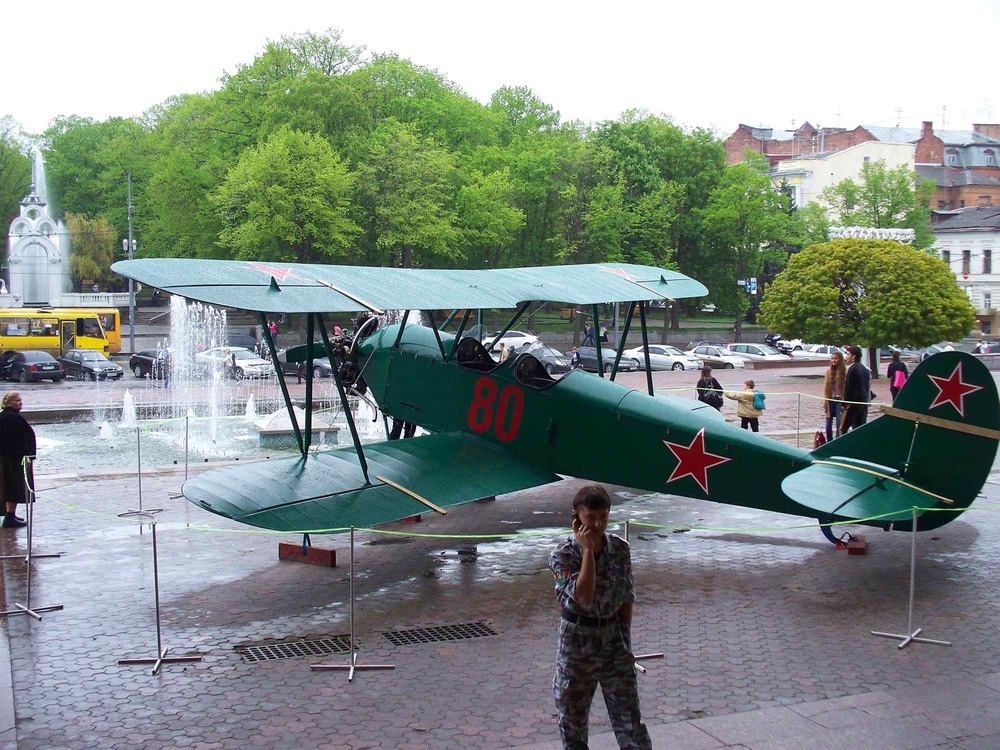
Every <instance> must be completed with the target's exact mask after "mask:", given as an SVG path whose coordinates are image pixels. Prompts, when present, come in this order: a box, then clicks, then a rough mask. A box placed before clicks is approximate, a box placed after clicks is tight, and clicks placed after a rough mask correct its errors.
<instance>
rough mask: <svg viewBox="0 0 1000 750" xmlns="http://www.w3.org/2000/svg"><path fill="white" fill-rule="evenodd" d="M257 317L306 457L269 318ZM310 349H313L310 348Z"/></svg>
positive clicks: (259, 315) (289, 417)
mask: <svg viewBox="0 0 1000 750" xmlns="http://www.w3.org/2000/svg"><path fill="white" fill-rule="evenodd" d="M257 316H258V317H257V319H258V320H259V321H260V327H261V329H262V330H261V332H262V333H263V334H264V340H265V341H266V342H267V350H268V351H269V352H271V364H272V365H274V369H275V372H276V373H277V375H278V385H280V386H281V396H282V398H284V399H285V408H286V409H288V419H289V420H291V423H292V429H293V430H294V431H295V440H296V442H298V444H299V452H300V453H301V454H302V455H303V456H304V455H306V451H305V447H304V446H303V444H302V432H301V431H300V430H299V423H298V420H296V419H295V410H294V409H292V399H291V398H290V397H289V395H288V386H287V385H285V376H284V373H282V372H281V362H279V361H278V352H277V351H276V350H275V348H274V339H272V338H271V329H270V328H268V327H267V317H266V316H265V315H264V313H263V312H259V313H257ZM310 344H311V342H310ZM310 348H312V347H311V346H310Z"/></svg>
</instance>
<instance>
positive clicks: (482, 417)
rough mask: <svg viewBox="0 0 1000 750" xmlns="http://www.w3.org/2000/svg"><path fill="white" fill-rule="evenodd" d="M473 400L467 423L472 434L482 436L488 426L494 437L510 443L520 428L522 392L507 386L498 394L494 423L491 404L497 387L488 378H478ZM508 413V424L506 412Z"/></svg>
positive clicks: (522, 411)
mask: <svg viewBox="0 0 1000 750" xmlns="http://www.w3.org/2000/svg"><path fill="white" fill-rule="evenodd" d="M472 394H473V399H472V404H471V405H470V406H469V414H468V422H469V428H470V429H471V430H472V431H473V432H478V433H479V434H480V435H482V434H483V433H485V432H488V431H489V429H490V425H493V431H494V432H495V433H496V436H497V437H498V438H500V439H501V440H503V441H504V442H510V441H511V440H513V439H514V438H516V437H517V431H518V430H519V429H520V428H521V415H522V414H523V413H524V392H523V391H522V390H521V389H520V388H518V387H517V386H515V385H508V386H507V387H506V388H504V389H503V390H502V391H501V392H500V401H499V403H497V411H496V422H495V423H494V420H493V416H494V415H493V403H494V402H495V401H496V400H497V385H496V383H494V382H493V381H492V380H490V379H489V378H485V377H484V378H479V380H477V381H476V385H475V387H474V388H473V390H472ZM508 411H510V420H509V423H508V424H506V427H505V423H507V422H508V419H507V412H508Z"/></svg>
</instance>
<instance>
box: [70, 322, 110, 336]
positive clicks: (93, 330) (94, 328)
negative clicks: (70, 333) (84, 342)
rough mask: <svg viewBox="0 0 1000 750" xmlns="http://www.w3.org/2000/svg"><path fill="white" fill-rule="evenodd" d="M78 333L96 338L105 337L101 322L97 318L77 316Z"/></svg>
mask: <svg viewBox="0 0 1000 750" xmlns="http://www.w3.org/2000/svg"><path fill="white" fill-rule="evenodd" d="M76 333H77V335H78V336H88V337H90V338H94V339H103V338H104V333H103V332H102V331H101V323H100V321H99V320H98V319H97V318H77V319H76Z"/></svg>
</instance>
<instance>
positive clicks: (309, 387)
mask: <svg viewBox="0 0 1000 750" xmlns="http://www.w3.org/2000/svg"><path fill="white" fill-rule="evenodd" d="M315 335H316V331H315V329H314V327H313V316H312V315H306V341H308V342H309V349H308V351H307V352H306V433H305V435H303V436H302V445H303V449H302V455H303V456H305V455H307V454H308V453H309V446H310V445H312V434H313V337H314V336H315ZM285 356H286V357H287V356H288V355H287V354H286V355H285ZM330 367H331V369H332V368H333V367H334V362H333V360H332V359H331V360H330ZM281 379H282V380H284V379H285V376H284V375H282V376H281ZM344 408H345V409H346V408H347V406H346V404H345V406H344Z"/></svg>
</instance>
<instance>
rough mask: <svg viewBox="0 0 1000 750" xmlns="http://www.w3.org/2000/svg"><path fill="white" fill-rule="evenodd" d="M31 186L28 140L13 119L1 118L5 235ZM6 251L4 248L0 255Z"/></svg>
mask: <svg viewBox="0 0 1000 750" xmlns="http://www.w3.org/2000/svg"><path fill="white" fill-rule="evenodd" d="M30 186H31V152H30V150H29V148H28V143H27V139H26V138H25V137H24V135H23V134H22V133H21V129H20V128H19V127H18V126H17V124H16V123H15V122H14V120H13V118H11V117H9V116H7V117H0V227H2V228H3V233H4V234H6V232H7V229H8V227H10V224H11V222H12V221H14V217H15V216H17V214H18V210H19V209H18V204H19V203H20V201H21V199H22V198H24V196H26V195H27V194H28V189H29V188H30ZM4 244H5V245H6V243H4ZM5 253H6V248H4V250H3V253H0V255H2V254H5Z"/></svg>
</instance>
